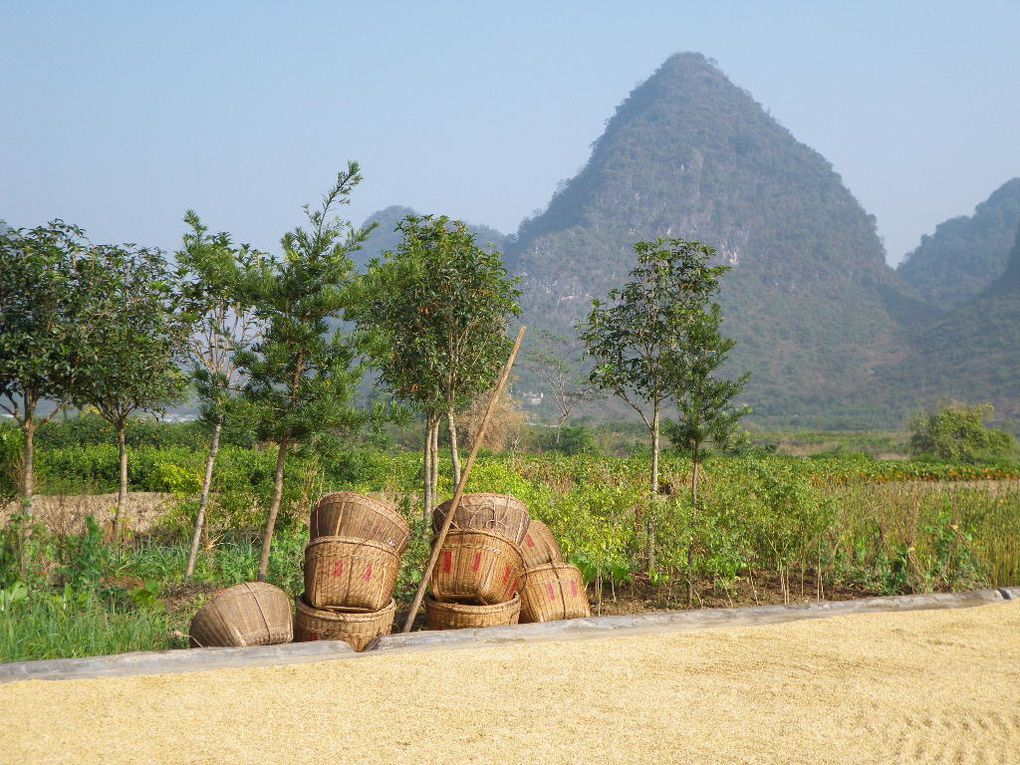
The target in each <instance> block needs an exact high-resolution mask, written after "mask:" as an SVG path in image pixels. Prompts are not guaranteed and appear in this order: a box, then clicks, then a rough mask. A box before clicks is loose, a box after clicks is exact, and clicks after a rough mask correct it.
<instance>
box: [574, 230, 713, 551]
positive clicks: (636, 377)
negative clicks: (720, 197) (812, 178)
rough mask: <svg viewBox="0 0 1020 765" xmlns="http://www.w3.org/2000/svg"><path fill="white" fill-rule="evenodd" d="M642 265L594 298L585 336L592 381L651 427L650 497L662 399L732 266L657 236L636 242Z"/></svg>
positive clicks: (681, 377) (655, 482)
mask: <svg viewBox="0 0 1020 765" xmlns="http://www.w3.org/2000/svg"><path fill="white" fill-rule="evenodd" d="M634 251H635V253H636V254H637V266H636V267H635V268H634V270H633V271H631V272H630V277H631V281H629V282H627V283H626V284H625V285H624V286H623V287H622V288H620V289H613V290H610V292H609V297H608V300H609V303H610V304H609V305H607V304H604V303H603V302H602V301H600V300H597V299H596V300H595V301H594V302H593V304H592V310H591V313H590V314H589V316H588V320H587V322H586V323H585V324H583V325H582V326H581V327H579V329H580V332H581V340H582V342H583V343H584V345H585V347H586V348H587V350H588V353H589V354H590V355H591V356H592V357H593V358H594V359H595V364H596V365H595V368H594V369H593V370H592V372H591V381H592V383H593V384H594V385H595V386H596V387H597V388H600V389H602V390H607V391H610V392H612V393H613V394H614V395H616V396H619V397H620V398H621V399H623V400H624V401H625V402H627V404H628V405H629V406H630V407H631V408H633V409H634V410H635V411H636V412H637V413H638V414H639V415H640V417H641V420H642V421H643V422H644V423H645V426H646V427H647V428H648V431H649V433H650V435H651V441H652V464H651V471H650V475H649V478H650V481H649V487H650V499H651V501H652V502H653V503H654V502H655V501H656V499H657V496H658V489H659V432H660V425H661V417H662V409H663V406H664V405H665V404H666V403H667V402H669V401H670V399H672V398H674V397H675V395H676V392H677V391H678V390H680V389H681V388H682V386H683V385H684V383H685V381H686V378H687V374H688V357H687V349H689V348H690V347H691V330H692V329H694V328H696V327H697V325H698V324H699V323H700V322H701V321H702V316H703V314H704V310H705V305H706V303H707V302H708V301H710V300H711V299H712V298H713V297H714V296H715V295H716V293H717V292H718V291H719V277H720V276H722V274H724V273H725V272H726V271H727V270H728V269H727V268H726V267H724V266H711V265H709V261H710V260H711V259H712V257H713V256H714V255H715V251H714V250H713V249H712V248H711V247H709V246H707V245H704V244H701V243H700V242H687V241H684V240H682V239H657V240H656V241H654V242H638V243H637V244H635V245H634ZM645 530H646V533H647V537H648V545H647V546H648V559H647V560H648V568H649V571H651V570H652V569H654V567H655V529H654V523H653V518H652V514H649V515H648V517H647V519H646V528H645Z"/></svg>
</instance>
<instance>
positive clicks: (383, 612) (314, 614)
mask: <svg viewBox="0 0 1020 765" xmlns="http://www.w3.org/2000/svg"><path fill="white" fill-rule="evenodd" d="M396 613H397V604H396V602H394V601H392V600H391V601H390V602H389V604H388V605H387V606H386V607H385V608H382V609H380V610H378V611H343V610H340V609H335V608H330V609H324V608H322V609H320V608H313V607H312V606H310V605H309V604H308V603H307V602H306V601H305V599H304V596H302V597H300V598H298V601H297V613H296V614H295V615H294V640H296V641H299V642H304V641H308V640H344V641H346V642H347V643H349V644H350V646H351V648H353V649H354V650H355V651H364V650H365V648H366V647H367V646H368V644H369V643H371V642H372V641H373V640H375V639H376V638H377V637H379V636H380V635H389V634H390V632H392V631H393V616H394V615H395V614H396Z"/></svg>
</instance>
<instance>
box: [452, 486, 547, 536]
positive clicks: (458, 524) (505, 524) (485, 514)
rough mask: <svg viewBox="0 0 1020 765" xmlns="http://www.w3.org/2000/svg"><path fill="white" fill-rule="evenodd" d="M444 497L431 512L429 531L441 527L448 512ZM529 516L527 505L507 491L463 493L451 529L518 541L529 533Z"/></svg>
mask: <svg viewBox="0 0 1020 765" xmlns="http://www.w3.org/2000/svg"><path fill="white" fill-rule="evenodd" d="M452 502H453V500H452V499H450V500H447V501H446V502H444V503H443V504H441V505H440V506H439V507H437V508H436V509H435V510H433V511H432V530H433V532H435V533H436V534H438V533H439V530H440V529H441V528H443V523H444V522H445V521H446V514H447V513H448V512H450V503H452ZM529 523H531V516H530V515H529V514H528V508H527V506H526V505H525V504H524V503H523V502H521V501H520V500H519V499H516V498H515V497H511V496H510V495H509V494H465V495H464V496H463V497H461V499H460V503H459V504H458V505H457V512H456V513H455V514H454V516H453V523H452V524H451V525H450V528H451V529H479V530H482V531H491V532H492V533H494V534H499V535H500V536H501V537H505V538H506V539H509V540H511V541H513V542H516V543H517V544H520V543H521V540H523V539H524V535H525V534H527V533H528V524H529Z"/></svg>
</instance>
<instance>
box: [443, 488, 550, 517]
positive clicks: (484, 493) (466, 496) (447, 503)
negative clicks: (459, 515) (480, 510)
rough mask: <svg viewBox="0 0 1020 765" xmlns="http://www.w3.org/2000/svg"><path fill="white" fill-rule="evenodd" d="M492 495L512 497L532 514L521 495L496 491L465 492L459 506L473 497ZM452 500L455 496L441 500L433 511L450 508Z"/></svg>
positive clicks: (488, 496)
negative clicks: (516, 495)
mask: <svg viewBox="0 0 1020 765" xmlns="http://www.w3.org/2000/svg"><path fill="white" fill-rule="evenodd" d="M490 497H498V498H499V499H511V500H513V501H514V502H516V503H518V504H519V505H520V506H521V507H522V508H523V509H524V511H525V512H527V513H528V514H529V515H530V511H529V510H528V506H527V504H525V502H524V500H522V499H520V498H519V497H515V496H514V495H513V494H500V493H499V492H495V491H479V492H471V493H470V494H464V495H462V496H461V498H460V504H459V505H458V508H459V507H460V505H462V504H463V503H464V501H465V500H468V501H470V500H473V499H482V498H485V499H488V498H490ZM452 502H453V497H450V498H449V499H448V500H446V501H445V502H441V503H439V504H438V505H436V507H435V508H434V509H433V511H432V512H435V511H436V510H441V509H443V508H447V509H448V508H449V507H450V504H451V503H452Z"/></svg>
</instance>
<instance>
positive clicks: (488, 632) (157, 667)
mask: <svg viewBox="0 0 1020 765" xmlns="http://www.w3.org/2000/svg"><path fill="white" fill-rule="evenodd" d="M1007 600H1020V587H1004V588H1000V589H992V590H975V591H973V592H959V593H936V594H931V595H899V596H892V597H880V598H865V599H860V600H842V601H822V602H818V603H806V604H803V605H795V606H758V607H751V608H706V609H697V610H689V611H659V612H652V613H646V614H637V615H634V616H600V617H591V618H588V619H573V620H570V621H561V622H547V623H545V624H522V625H516V626H513V627H488V628H485V629H467V630H443V631H438V632H429V631H423V632H411V633H408V634H398V635H389V636H387V637H384V638H381V639H380V640H379V642H378V643H377V644H376V646H375V649H374V650H373V651H371V652H370V653H368V654H358V653H355V652H354V651H353V650H352V649H351V648H350V646H348V645H347V644H346V643H344V642H341V641H333V640H330V641H319V642H312V643H288V644H285V645H274V646H259V647H256V648H193V649H175V650H168V651H146V652H136V653H126V654H119V655H115V656H96V657H92V658H86V659H49V660H44V661H24V662H15V663H10V664H0V684H2V683H9V682H14V681H18V680H72V679H84V678H98V677H124V676H129V675H149V674H164V673H177V672H203V671H208V670H215V669H230V668H241V667H265V666H279V665H287V664H305V663H308V662H316V661H334V660H338V659H351V658H356V657H358V656H362V655H371V654H374V653H377V652H380V651H382V652H386V653H388V652H403V651H420V650H429V649H433V648H471V647H476V646H479V645H496V644H500V643H521V642H533V641H542V640H569V639H579V638H591V637H605V636H617V635H629V634H640V633H646V632H680V631H693V630H703V629H712V628H716V627H744V626H757V625H764V624H779V623H782V622H789V621H798V620H802V619H821V618H825V617H829V616H839V615H842V614H856V613H882V612H890V611H919V610H928V609H942V608H968V607H971V606H980V605H986V604H989V603H1003V602H1005V601H1007Z"/></svg>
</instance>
